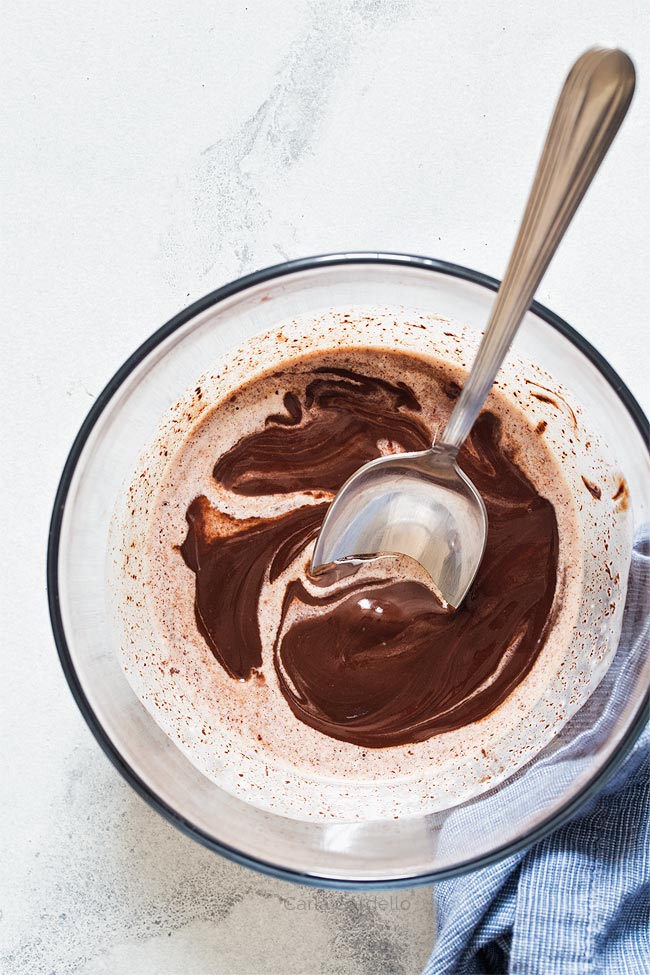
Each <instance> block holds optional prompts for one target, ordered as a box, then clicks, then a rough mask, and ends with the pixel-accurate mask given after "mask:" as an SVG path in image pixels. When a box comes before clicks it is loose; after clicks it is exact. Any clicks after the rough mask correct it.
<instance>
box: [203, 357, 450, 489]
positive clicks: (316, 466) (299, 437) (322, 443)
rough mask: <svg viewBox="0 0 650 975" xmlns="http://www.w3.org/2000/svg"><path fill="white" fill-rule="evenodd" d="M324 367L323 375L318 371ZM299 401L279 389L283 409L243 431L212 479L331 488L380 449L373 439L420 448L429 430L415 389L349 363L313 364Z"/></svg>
mask: <svg viewBox="0 0 650 975" xmlns="http://www.w3.org/2000/svg"><path fill="white" fill-rule="evenodd" d="M323 373H326V375H322V374H323ZM314 374H315V376H316V378H314V379H313V380H312V382H310V383H309V385H308V386H307V388H306V390H305V395H304V403H301V402H300V400H299V399H298V397H297V396H296V395H295V393H292V392H287V393H286V394H285V396H284V407H285V409H286V411H287V412H286V415H284V414H280V415H277V414H275V415H273V416H269V417H268V418H267V420H266V425H265V428H264V430H261V431H260V432H259V433H254V434H252V435H251V436H249V437H244V438H242V439H241V440H240V441H239V443H236V444H235V445H234V447H232V448H231V449H230V450H228V451H226V453H225V454H223V455H222V456H221V457H220V458H219V460H218V461H217V463H216V464H215V466H214V478H215V480H216V481H218V482H219V483H220V484H222V485H223V486H224V487H225V488H227V489H228V490H229V491H233V492H234V493H235V494H244V495H248V496H254V495H260V494H288V493H289V492H292V491H321V492H329V493H332V494H335V493H336V492H337V491H338V489H339V488H340V487H341V485H342V484H343V483H344V482H345V481H347V479H348V477H349V476H350V475H351V474H354V472H355V471H356V470H357V468H358V467H361V465H362V464H365V463H366V462H367V461H369V460H374V458H375V457H379V456H380V455H381V450H380V449H379V442H380V441H382V440H389V441H391V442H393V443H397V444H398V445H399V447H400V449H401V450H424V449H426V447H428V446H430V443H431V434H430V432H429V430H428V428H427V426H426V424H425V423H424V422H423V421H422V419H421V418H420V417H419V416H417V414H418V413H419V412H420V409H421V407H420V404H419V403H418V401H417V399H416V398H415V395H414V394H413V391H412V390H411V389H409V387H408V386H406V385H405V384H403V383H400V384H399V385H393V384H392V383H387V382H384V381H383V380H381V379H370V378H368V377H367V376H361V375H359V374H358V373H355V372H351V371H350V370H349V369H327V370H325V369H314Z"/></svg>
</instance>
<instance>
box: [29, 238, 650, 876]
mask: <svg viewBox="0 0 650 975" xmlns="http://www.w3.org/2000/svg"><path fill="white" fill-rule="evenodd" d="M497 287H498V282H497V281H495V280H494V279H493V278H489V277H486V276H485V275H482V274H480V273H478V272H476V271H472V270H469V269H467V268H463V267H459V266H457V265H452V264H448V263H445V262H443V261H438V260H432V259H427V258H421V257H412V256H407V255H400V254H378V253H360V254H335V255H325V256H321V257H313V258H306V259H304V260H299V261H291V262H288V263H286V264H281V265H278V266H276V267H272V268H268V269H266V270H263V271H258V272H256V273H255V274H251V275H248V276H247V277H244V278H241V279H240V280H238V281H235V282H233V283H232V284H229V285H226V286H225V287H223V288H220V289H219V290H217V291H214V292H212V294H209V295H207V296H206V297H204V298H202V299H201V300H200V301H197V302H195V303H194V304H193V305H191V306H190V307H189V308H187V309H185V310H184V311H182V312H181V313H180V314H179V315H177V316H176V317H175V318H173V319H172V320H171V321H170V322H168V323H167V324H166V325H164V326H163V327H162V328H160V329H159V330H158V331H157V332H156V333H155V334H154V335H152V336H151V337H150V338H149V339H148V340H147V341H146V342H145V343H144V344H143V345H142V346H140V348H139V349H138V350H137V351H136V352H134V353H133V355H132V356H131V357H130V358H129V359H128V360H127V362H125V363H124V365H123V366H122V367H121V368H120V369H119V370H118V372H117V373H116V374H115V376H114V377H113V378H112V379H111V381H110V382H109V383H108V385H107V386H106V388H105V389H104V391H103V392H102V393H101V394H100V395H99V397H98V398H97V401H96V402H95V403H94V405H93V407H92V409H91V411H90V413H89V415H88V417H87V418H86V420H85V421H84V423H83V425H82V427H81V430H80V431H79V434H78V435H77V438H76V440H75V442H74V444H73V446H72V450H71V451H70V455H69V457H68V460H67V462H66V465H65V468H64V471H63V475H62V477H61V482H60V485H59V488H58V492H57V496H56V500H55V505H54V512H53V515H52V523H51V530H50V541H49V550H48V592H49V602H50V614H51V620H52V627H53V631H54V637H55V640H56V644H57V648H58V652H59V656H60V658H61V663H62V665H63V669H64V671H65V675H66V678H67V680H68V683H69V685H70V689H71V690H72V693H73V695H74V698H75V700H76V702H77V704H78V706H79V708H80V710H81V712H82V714H83V716H84V718H85V719H86V721H87V723H88V725H89V727H90V729H91V731H92V732H93V734H94V735H95V737H96V739H97V741H98V742H99V744H100V745H101V747H102V748H103V749H104V751H105V753H106V754H107V755H108V757H109V758H110V760H111V761H112V762H113V764H114V765H115V767H116V768H117V769H118V770H119V771H120V773H121V774H122V775H123V776H124V778H125V779H126V780H127V781H128V782H129V783H130V784H131V785H132V786H133V788H134V789H135V790H136V791H137V792H138V793H139V794H140V795H141V796H142V797H143V798H144V799H145V800H146V801H147V802H148V803H149V804H150V805H151V806H152V807H153V808H154V809H156V810H158V812H159V813H161V814H162V815H163V816H165V817H166V818H167V819H168V820H169V821H170V822H172V823H174V825H176V826H177V827H178V828H179V829H181V830H182V831H183V832H185V833H187V834H188V835H189V836H192V837H193V838H194V839H196V840H198V841H199V842H201V843H203V844H205V845H206V846H208V847H209V848H210V849H213V850H215V851H217V852H219V853H221V854H222V855H224V856H226V857H229V858H230V859H232V860H235V861H237V862H239V863H243V864H246V865H247V866H250V867H253V868H255V869H257V870H260V871H262V872H264V873H269V874H272V875H275V876H280V877H283V878H285V879H289V880H296V881H299V882H301V883H308V884H313V885H316V886H322V887H330V886H331V887H338V888H347V889H360V888H373V887H374V888H379V887H381V888H391V887H406V886H413V885H416V884H426V883H430V882H431V881H435V880H440V879H443V878H446V877H450V876H454V875H458V874H461V873H464V872H467V871H469V870H473V869H476V868H478V867H481V866H485V865H487V864H488V863H490V862H494V861H495V860H498V859H500V858H502V857H505V856H508V855H509V854H511V853H513V852H515V851H516V850H518V849H520V848H522V847H525V846H527V845H529V844H530V843H532V842H533V841H535V840H538V839H539V838H540V837H542V836H544V835H545V834H546V833H548V832H549V831H551V830H552V829H554V828H556V827H557V826H558V825H559V824H560V823H562V822H563V821H565V820H566V819H567V818H568V817H570V816H571V815H573V814H574V813H575V812H576V811H577V809H578V808H579V807H580V806H581V805H582V804H583V803H585V802H587V801H588V800H589V798H590V797H591V796H592V795H593V794H594V793H595V792H596V791H597V790H598V789H599V788H600V787H601V786H602V784H603V783H604V781H605V779H606V778H607V777H608V776H609V775H611V773H612V772H613V771H614V769H615V768H616V767H617V766H618V764H619V763H620V762H621V761H622V760H623V758H624V756H625V755H626V754H627V752H628V751H629V749H630V748H631V746H632V744H633V742H634V741H635V740H636V738H637V737H638V735H639V733H640V731H641V728H642V727H643V724H644V723H645V721H646V720H647V717H648V683H649V681H648V654H647V643H646V642H645V641H646V640H647V635H646V636H644V635H643V633H642V632H641V630H642V627H643V625H644V617H645V618H647V616H648V613H647V609H648V608H650V592H646V595H645V598H646V600H647V601H648V605H647V606H646V607H645V609H646V612H645V613H643V612H642V613H641V614H638V618H635V620H633V621H631V623H629V625H628V639H627V640H626V643H625V646H623V644H621V647H620V648H619V650H618V652H617V655H616V657H615V659H614V663H613V664H612V666H611V667H610V671H609V672H608V674H607V675H606V677H605V679H604V680H603V682H602V683H601V685H600V686H599V688H598V689H597V690H596V692H595V693H594V694H593V695H592V697H591V698H590V700H589V701H588V702H587V704H586V705H585V707H583V708H582V710H581V711H580V712H578V714H577V715H576V716H575V717H574V718H573V719H572V720H571V721H570V722H569V724H568V725H566V726H565V728H564V729H563V730H562V732H561V734H560V736H559V739H556V740H554V741H553V742H552V743H551V745H549V746H547V748H546V749H544V750H543V751H542V752H540V753H539V754H538V755H537V756H536V757H535V758H534V759H533V760H531V761H530V762H529V763H528V764H527V765H526V766H525V767H524V768H523V769H522V770H520V771H519V772H518V773H516V775H514V776H513V777H511V778H510V779H508V780H506V781H505V782H504V783H502V784H501V785H499V786H497V787H495V788H493V789H491V790H490V791H489V792H487V793H484V794H483V795H481V796H480V797H478V798H476V799H473V800H471V801H470V802H466V803H464V804H462V805H460V806H456V807H454V808H451V809H448V810H445V811H443V812H439V813H435V814H432V815H428V816H422V817H420V818H410V819H400V820H398V821H375V822H355V823H334V824H330V825H328V824H325V823H319V822H301V821H298V820H295V819H288V818H285V817H282V816H279V815H276V814H273V813H271V812H267V811H264V810H261V809H258V808H257V807H255V806H253V805H251V804H249V803H247V802H245V801H242V800H241V799H237V798H235V797H234V796H232V795H229V794H227V793H226V792H224V791H223V790H222V789H220V788H219V787H218V786H216V785H215V784H214V783H212V782H211V781H210V780H208V779H207V778H206V777H205V776H204V775H203V774H202V773H201V772H199V771H198V770H197V769H196V768H195V767H194V766H193V765H192V764H191V763H190V762H189V760H188V759H187V758H186V757H185V755H184V754H183V753H182V752H181V751H180V750H179V749H178V748H177V747H176V746H175V745H174V744H173V743H172V741H171V740H170V739H168V738H167V736H166V735H165V734H164V733H163V732H162V731H161V730H160V728H159V727H158V726H157V725H156V723H155V722H154V720H153V719H152V717H151V716H150V715H149V713H148V712H147V711H146V710H145V708H144V706H143V705H142V704H141V703H140V701H139V700H138V698H137V697H136V696H135V694H134V692H133V691H132V689H131V687H130V685H129V684H128V682H127V680H126V677H125V676H124V674H123V672H122V669H121V666H120V664H119V661H118V655H117V652H116V646H115V638H114V636H113V633H112V627H111V623H110V620H109V611H108V606H107V600H106V555H107V542H108V529H109V523H110V520H111V515H112V512H113V507H114V503H115V500H116V497H117V495H118V492H119V491H120V489H121V488H122V486H123V485H124V483H125V482H126V481H127V480H128V478H129V477H130V476H131V474H132V471H133V470H134V468H135V464H136V461H137V458H138V455H139V454H140V452H141V450H142V448H143V447H144V446H145V444H146V443H148V442H149V441H151V440H152V438H153V436H154V435H155V432H156V429H157V426H158V424H159V422H160V419H161V418H162V416H163V415H164V414H165V412H166V411H167V409H169V408H170V407H171V406H172V405H173V404H174V403H175V402H176V401H177V399H178V396H179V395H180V394H181V393H182V392H183V391H184V390H185V389H186V388H187V387H188V386H189V385H190V384H191V383H193V381H194V380H195V379H196V377H197V376H199V375H200V374H201V373H202V372H204V371H205V369H206V368H207V367H208V366H209V365H211V364H212V363H213V362H214V361H215V360H217V359H218V358H219V356H220V354H223V353H224V352H225V351H228V350H231V349H234V348H236V347H237V346H239V345H241V343H242V342H243V341H244V340H245V339H247V338H248V337H250V336H251V335H254V334H255V333H258V332H261V331H265V330H267V329H270V328H272V327H274V326H278V325H280V324H281V323H282V322H283V321H286V320H289V319H293V318H295V317H296V316H298V315H300V316H302V315H310V314H314V315H315V314H316V313H318V312H319V311H322V310H323V309H326V308H327V309H331V308H349V307H351V306H359V305H364V304H365V305H378V304H379V305H388V306H391V305H392V306H396V305H402V306H406V307H407V308H415V309H423V310H426V311H428V312H433V313H435V314H438V315H440V316H442V317H444V318H448V319H452V320H456V321H459V322H462V323H464V324H466V325H468V326H471V327H472V328H475V329H481V328H483V327H484V325H485V322H486V321H487V318H488V312H489V309H490V306H491V303H492V292H494V291H496V289H497ZM515 348H516V349H517V350H518V351H519V352H521V353H522V354H523V355H525V356H527V357H528V358H529V359H532V360H533V361H535V362H536V363H538V364H539V365H540V366H542V367H543V368H544V369H546V370H548V372H550V373H551V374H552V375H553V376H554V377H555V378H556V379H557V380H558V381H559V382H560V383H562V384H564V385H565V386H567V387H568V388H569V389H570V390H571V391H572V392H573V393H574V394H575V396H576V399H577V400H578V401H579V402H580V403H581V404H582V406H583V407H584V408H585V410H586V411H587V413H588V414H589V415H590V417H591V422H592V426H593V427H595V428H598V429H600V430H601V432H602V435H603V437H604V438H605V440H607V441H608V442H609V443H610V444H613V445H615V449H616V454H617V457H618V463H619V465H620V467H621V469H622V471H623V472H624V474H625V477H626V478H627V481H628V485H629V492H630V499H631V505H632V509H633V520H634V527H635V531H636V532H637V533H638V532H639V531H640V529H641V528H642V526H644V525H645V526H647V525H648V523H649V522H650V451H649V447H648V421H647V420H646V418H645V417H644V415H643V413H642V411H641V409H640V407H639V406H638V404H637V403H636V402H635V400H634V399H633V397H632V395H631V394H630V392H629V391H628V390H627V389H626V387H625V385H624V384H623V382H622V381H621V380H620V378H619V377H618V376H617V375H616V373H615V372H614V371H613V369H611V367H610V366H609V365H608V364H607V362H606V361H605V360H604V359H603V358H602V356H600V355H599V353H598V352H597V351H596V350H595V349H594V348H592V346H590V345H589V343H588V342H586V341H585V340H584V339H583V338H582V337H581V336H580V335H579V334H578V333H577V332H576V331H575V330H574V329H572V328H571V327H570V326H569V325H567V324H566V323H565V322H563V321H562V320H561V319H559V318H558V317H557V316H556V315H554V314H553V313H552V312H550V311H548V309H546V308H544V307H543V306H542V305H539V304H537V303H535V304H534V305H533V306H532V308H531V310H530V311H529V312H528V314H527V315H526V318H525V320H524V322H523V324H522V327H521V329H520V331H519V334H518V336H517V339H516V343H515ZM628 622H629V621H628ZM630 626H631V627H632V637H631V639H630ZM622 658H624V659H622ZM617 659H618V663H617ZM622 664H624V666H622ZM560 759H561V760H560Z"/></svg>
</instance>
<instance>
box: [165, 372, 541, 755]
mask: <svg viewBox="0 0 650 975" xmlns="http://www.w3.org/2000/svg"><path fill="white" fill-rule="evenodd" d="M282 378H283V379H286V380H288V381H290V377H289V376H288V375H287V376H286V377H282ZM284 406H285V410H286V414H280V415H274V416H270V417H269V418H268V419H267V421H266V425H265V427H264V429H263V430H261V431H258V432H256V433H253V434H251V435H250V436H247V437H244V438H242V439H241V440H240V441H239V442H238V443H237V444H235V445H234V447H233V448H231V450H229V451H228V452H227V453H226V454H224V455H223V456H222V457H221V458H220V459H219V460H218V462H217V464H216V465H215V468H214V476H215V479H217V480H218V481H219V482H220V483H221V484H222V485H224V486H225V487H227V488H229V489H230V490H231V491H233V492H235V493H239V494H246V495H264V494H269V495H270V494H274V493H286V492H289V491H327V492H329V491H336V490H337V489H338V488H339V487H340V486H341V484H342V483H343V482H344V481H345V479H346V478H347V477H348V476H349V474H350V473H352V472H353V471H354V470H356V469H357V468H358V467H359V466H360V465H361V464H363V463H365V462H366V461H367V460H370V459H371V458H373V457H377V456H379V454H380V452H381V451H380V444H379V442H380V441H382V440H383V441H385V440H389V441H390V442H391V443H393V444H395V446H396V448H397V449H401V450H414V449H422V448H423V447H426V446H427V445H428V444H429V442H430V440H431V432H430V431H429V430H428V428H427V427H426V424H425V423H424V421H423V420H422V417H421V416H420V415H419V414H420V411H421V410H420V404H419V403H418V402H417V400H416V398H415V396H414V394H413V392H412V391H411V390H410V389H409V388H408V387H407V386H405V385H403V384H400V385H391V384H389V383H386V382H383V381H380V380H376V379H372V378H370V377H367V376H360V375H357V374H355V373H350V372H348V371H347V370H314V379H313V380H312V381H311V382H310V383H309V385H308V386H307V387H306V391H305V393H304V394H302V398H301V396H299V395H297V394H296V393H295V392H292V391H288V392H287V393H286V395H285V397H284ZM459 461H460V464H461V466H462V467H463V469H464V470H465V471H466V473H467V474H468V475H469V477H470V478H471V480H472V481H473V482H474V484H475V485H476V486H477V487H478V489H479V491H480V492H481V494H482V496H483V498H484V501H485V504H486V508H487V512H488V524H489V530H488V540H487V547H486V552H485V556H484V559H483V562H482V564H481V567H480V569H479V572H478V575H477V577H476V580H475V582H474V584H473V586H472V589H471V591H470V593H469V595H468V597H467V598H466V600H465V602H464V603H463V605H462V607H461V608H460V609H459V610H458V611H457V612H456V613H454V614H445V613H443V612H442V611H441V607H440V604H439V603H438V601H437V600H436V598H435V596H434V595H433V593H432V592H431V591H430V590H429V589H428V588H426V587H425V586H424V585H422V584H421V583H419V582H416V581H414V580H408V579H400V580H391V579H386V578H379V577H377V578H373V577H372V574H370V575H369V574H368V572H366V573H364V574H363V578H358V577H357V574H356V573H355V572H354V570H353V569H352V568H350V569H349V570H347V571H346V572H345V573H344V574H343V576H344V577H343V582H342V583H341V572H340V571H339V572H338V573H337V575H336V578H334V577H330V578H328V576H327V574H325V576H321V575H319V576H318V578H317V579H314V580H312V585H311V586H310V589H307V587H306V586H305V584H304V583H303V582H302V581H301V580H300V579H298V578H296V579H294V580H293V581H290V582H289V583H288V585H287V588H286V592H285V597H284V601H283V605H282V613H281V620H280V624H279V627H278V631H277V636H276V640H275V647H274V651H273V656H274V665H275V670H276V674H277V676H278V680H279V684H280V688H281V690H282V693H283V695H284V697H285V698H286V700H287V702H288V704H289V706H290V707H291V709H292V711H293V713H294V714H295V715H296V717H297V718H299V719H300V720H301V721H303V722H305V723H306V724H308V725H310V726H311V727H313V728H315V729H317V730H318V731H321V732H323V733H325V734H327V735H330V736H331V737H333V738H338V739H342V740H344V741H349V742H353V743H355V744H357V745H361V746H363V747H386V746H389V745H399V744H406V743H409V742H415V741H422V740H424V739H426V738H429V737H431V735H433V734H437V733H440V732H443V731H450V730H453V729H455V728H458V727H460V726H462V725H465V724H468V723H469V722H472V721H476V720H479V719H480V718H482V717H485V716H486V715H487V714H489V713H490V712H491V711H492V710H494V708H495V707H497V706H498V705H499V704H500V703H501V702H502V701H503V700H504V699H505V698H506V697H507V696H508V695H509V694H510V693H511V691H512V690H513V688H514V687H516V685H517V684H518V683H519V682H520V681H521V680H522V679H523V678H524V677H525V675H526V674H527V673H528V671H529V670H530V668H531V667H532V665H533V663H534V662H535V660H536V658H537V656H538V654H539V651H540V649H541V647H542V645H543V642H544V637H545V634H546V631H547V629H548V626H549V625H550V614H551V608H552V604H553V598H554V594H555V585H556V570H557V557H558V532H557V522H556V518H555V513H554V511H553V507H552V505H551V504H550V502H548V501H546V500H545V499H543V498H542V497H540V495H539V494H538V493H537V491H536V490H535V488H534V487H533V485H532V484H531V482H530V481H529V480H528V479H527V478H526V477H525V475H524V474H523V472H522V471H521V470H520V469H519V468H518V467H517V465H516V464H515V463H514V461H513V459H512V458H511V457H510V456H509V455H508V453H507V451H505V450H504V449H503V448H502V446H501V435H500V424H499V421H498V420H497V418H496V417H495V416H494V415H492V414H490V413H484V414H482V416H481V417H480V418H479V420H478V422H477V423H476V425H475V427H474V430H473V431H472V434H471V436H470V438H469V440H468V441H467V443H466V445H465V447H464V448H463V450H462V451H461V453H460V455H459ZM326 509H327V504H317V505H307V506H303V507H300V508H297V509H294V510H293V511H290V512H289V513H288V514H285V515H281V516H279V517H276V518H269V519H248V520H246V521H236V520H234V519H231V518H228V517H227V516H224V515H223V514H221V513H219V512H218V511H216V509H214V508H213V507H212V506H211V505H210V503H209V501H208V500H207V499H206V498H204V497H200V498H197V499H196V500H195V501H193V502H192V505H191V506H190V508H189V510H188V513H187V520H188V524H189V530H188V534H187V538H186V540H185V542H184V543H183V546H182V548H181V552H182V554H183V557H184V559H185V561H186V563H187V565H188V566H189V567H190V568H191V569H192V570H193V571H194V572H195V574H196V603H195V608H196V619H197V624H198V627H199V629H200V631H201V633H202V634H203V636H204V637H205V639H206V641H207V643H208V645H209V647H210V648H211V650H212V652H213V653H214V655H215V656H216V658H217V659H218V660H219V661H220V663H221V664H222V666H223V667H224V668H225V669H226V670H227V672H228V673H229V674H230V675H231V676H233V677H236V678H239V679H240V680H241V679H244V680H245V679H247V678H248V677H250V676H251V675H252V674H254V673H255V672H256V671H258V670H259V668H260V667H261V664H262V645H261V637H260V633H259V625H258V612H257V611H258V604H259V600H260V596H261V591H262V588H263V586H264V583H265V579H266V578H267V573H268V578H269V581H271V582H272V581H274V580H275V579H277V578H278V577H279V575H280V574H281V573H282V572H283V571H284V570H285V569H286V568H288V567H289V566H290V565H291V562H292V561H293V559H294V558H295V556H296V555H298V554H299V553H300V552H301V551H302V550H303V549H304V548H305V547H306V546H307V545H308V544H309V542H310V541H311V540H312V539H313V538H314V537H315V536H316V534H317V532H318V529H319V527H320V524H321V522H322V519H323V517H324V515H325V511H326ZM370 572H371V573H372V570H370ZM333 582H336V583H337V584H336V585H332V583H333ZM310 590H313V591H310ZM297 610H299V612H298V613H296V611H297Z"/></svg>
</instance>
